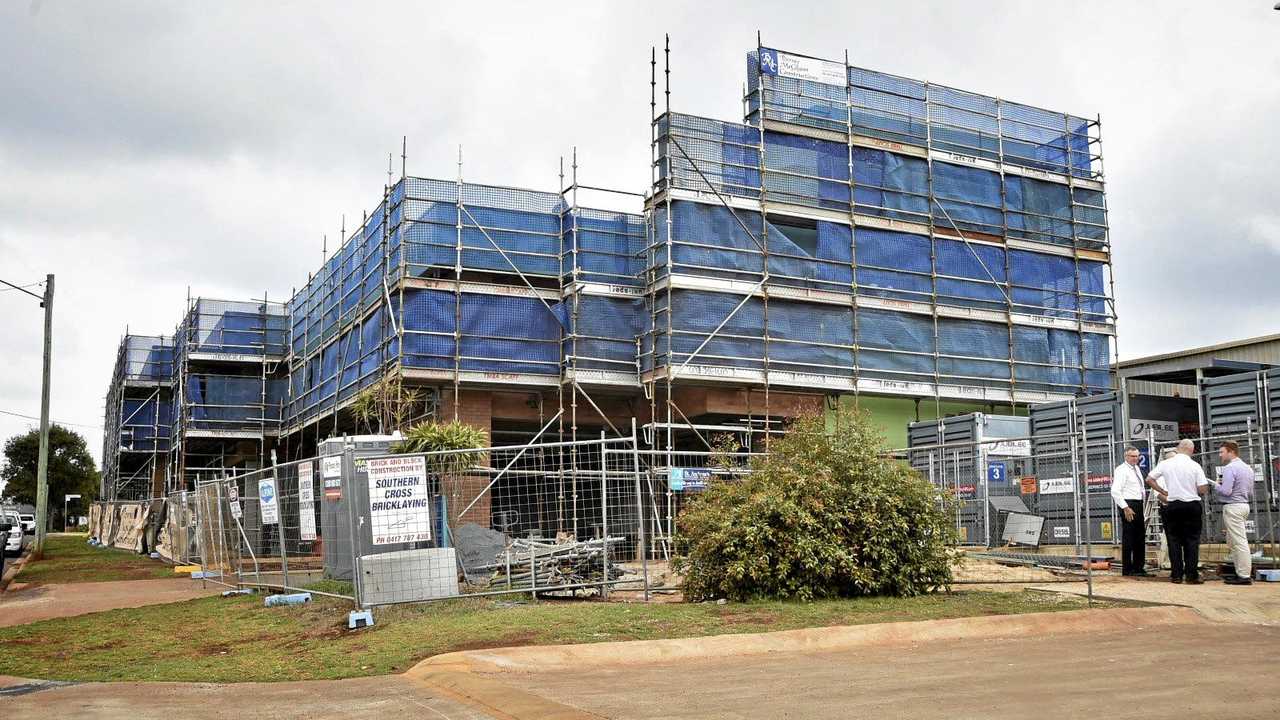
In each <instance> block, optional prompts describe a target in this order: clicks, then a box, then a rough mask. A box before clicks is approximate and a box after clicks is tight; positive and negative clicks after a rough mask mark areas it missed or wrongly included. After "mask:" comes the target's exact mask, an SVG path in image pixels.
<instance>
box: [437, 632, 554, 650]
mask: <svg viewBox="0 0 1280 720" xmlns="http://www.w3.org/2000/svg"><path fill="white" fill-rule="evenodd" d="M537 644H538V636H537V635H536V634H534V633H532V632H523V633H515V634H512V635H504V636H503V637H500V638H495V639H491V640H483V641H475V642H464V643H456V644H454V645H452V646H450V648H449V650H448V652H458V651H462V650H492V649H494V648H503V647H527V646H530V645H537Z"/></svg>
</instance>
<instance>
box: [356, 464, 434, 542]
mask: <svg viewBox="0 0 1280 720" xmlns="http://www.w3.org/2000/svg"><path fill="white" fill-rule="evenodd" d="M368 473H369V524H370V529H371V530H372V532H373V544H374V545H394V544H397V543H412V542H424V541H427V540H430V539H431V486H430V484H429V483H428V482H427V462H426V459H425V458H423V457H422V456H420V455H417V456H403V457H385V458H370V459H369V463H368Z"/></svg>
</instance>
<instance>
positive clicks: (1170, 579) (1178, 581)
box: [1169, 578, 1182, 585]
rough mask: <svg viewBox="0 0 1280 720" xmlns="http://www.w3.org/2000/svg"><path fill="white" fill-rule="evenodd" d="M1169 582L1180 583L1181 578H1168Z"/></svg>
mask: <svg viewBox="0 0 1280 720" xmlns="http://www.w3.org/2000/svg"><path fill="white" fill-rule="evenodd" d="M1169 582H1171V583H1173V584H1174V585H1181V584H1182V578H1169Z"/></svg>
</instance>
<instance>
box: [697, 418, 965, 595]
mask: <svg viewBox="0 0 1280 720" xmlns="http://www.w3.org/2000/svg"><path fill="white" fill-rule="evenodd" d="M837 415H838V416H837V417H836V418H834V420H835V422H834V423H832V427H831V428H828V426H827V423H826V420H825V419H824V418H823V417H820V416H819V417H807V418H800V419H798V420H797V421H795V422H794V423H793V424H792V426H791V428H790V430H789V432H788V433H787V434H786V435H784V436H782V437H779V438H775V439H774V440H773V442H772V443H770V446H769V454H768V455H767V456H765V457H755V458H753V459H752V462H751V472H750V473H749V474H747V475H745V476H742V477H740V478H739V479H725V480H716V481H713V482H712V483H711V484H710V487H708V489H707V490H705V491H703V492H702V493H701V494H699V495H696V496H694V497H692V498H691V499H690V501H689V503H688V505H687V506H686V508H685V510H684V511H683V512H682V513H681V515H680V517H679V519H678V523H679V535H678V540H679V543H680V545H679V551H680V560H679V561H678V565H677V567H678V569H679V570H681V571H682V572H684V574H685V580H684V595H685V598H686V599H688V600H695V601H697V600H708V599H712V598H722V597H723V598H728V599H731V600H751V599H758V598H794V599H799V600H812V599H816V598H831V597H855V596H861V595H893V596H912V595H919V594H922V593H927V592H931V591H934V590H937V589H941V588H945V587H947V586H949V585H950V583H951V559H950V546H951V545H952V542H953V539H954V533H955V531H954V525H953V523H952V519H951V512H952V511H953V508H954V506H953V505H952V502H953V501H952V499H951V498H950V497H948V496H940V495H939V493H938V492H937V491H936V490H935V488H934V487H933V485H932V484H931V483H930V482H929V481H927V480H925V479H924V478H922V477H921V476H920V475H919V473H917V472H915V471H913V470H911V469H910V468H908V467H907V466H906V465H904V464H903V463H901V462H899V461H895V460H891V459H889V458H888V457H887V456H886V450H887V448H886V446H885V441H884V438H883V436H882V435H881V434H880V433H879V431H878V430H876V429H875V428H874V427H873V426H872V425H871V424H870V423H869V422H868V420H867V417H866V416H865V415H864V414H862V413H859V412H857V411H852V410H841V411H839V412H838V413H837Z"/></svg>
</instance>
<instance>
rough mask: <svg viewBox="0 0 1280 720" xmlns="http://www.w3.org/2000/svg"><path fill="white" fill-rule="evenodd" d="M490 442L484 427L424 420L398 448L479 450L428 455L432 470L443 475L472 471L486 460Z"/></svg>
mask: <svg viewBox="0 0 1280 720" xmlns="http://www.w3.org/2000/svg"><path fill="white" fill-rule="evenodd" d="M488 444H489V437H488V435H487V434H485V431H484V430H481V429H480V428H477V427H474V426H472V425H467V424H466V423H461V422H458V421H456V420H455V421H453V422H447V423H440V422H424V423H418V424H417V425H414V426H412V427H410V428H409V429H408V430H406V431H405V433H404V439H403V440H401V441H400V443H399V444H398V445H397V446H396V447H395V448H394V452H400V453H431V452H438V451H441V450H475V451H476V452H452V453H448V454H446V455H434V456H430V455H429V456H427V466H428V469H429V470H431V471H433V472H436V473H439V474H442V475H446V474H452V473H459V472H464V471H466V470H470V469H471V467H472V466H474V465H476V464H477V463H479V462H480V461H481V460H483V459H484V453H482V452H479V450H480V449H481V448H484V447H486V446H487V445H488Z"/></svg>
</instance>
